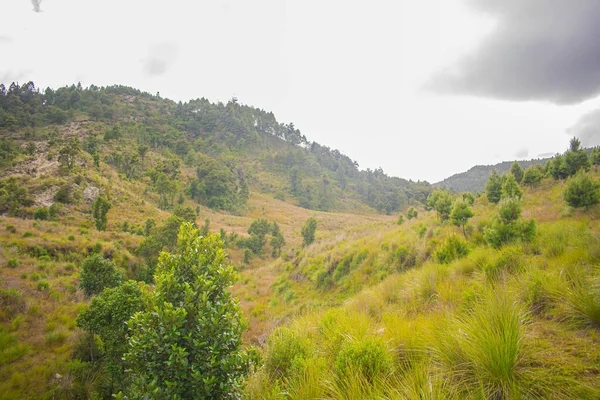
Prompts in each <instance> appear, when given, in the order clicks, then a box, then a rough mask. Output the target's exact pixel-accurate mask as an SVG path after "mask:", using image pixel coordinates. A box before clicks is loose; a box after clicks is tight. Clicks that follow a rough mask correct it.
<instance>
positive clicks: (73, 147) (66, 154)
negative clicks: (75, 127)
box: [58, 137, 81, 171]
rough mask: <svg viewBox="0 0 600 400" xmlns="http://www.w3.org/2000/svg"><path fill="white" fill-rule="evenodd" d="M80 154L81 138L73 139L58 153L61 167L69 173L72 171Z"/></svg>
mask: <svg viewBox="0 0 600 400" xmlns="http://www.w3.org/2000/svg"><path fill="white" fill-rule="evenodd" d="M79 153H81V144H80V143H79V138H77V137H71V138H70V139H69V140H68V141H67V143H66V144H65V145H64V146H63V147H62V148H61V149H60V151H59V153H58V162H59V163H60V166H61V167H62V168H63V169H65V170H67V171H72V170H73V167H75V161H76V160H77V156H78V155H79Z"/></svg>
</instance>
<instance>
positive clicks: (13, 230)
mask: <svg viewBox="0 0 600 400" xmlns="http://www.w3.org/2000/svg"><path fill="white" fill-rule="evenodd" d="M6 230H7V231H8V232H10V233H15V232H17V228H15V226H14V225H6Z"/></svg>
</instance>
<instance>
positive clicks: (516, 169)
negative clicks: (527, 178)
mask: <svg viewBox="0 0 600 400" xmlns="http://www.w3.org/2000/svg"><path fill="white" fill-rule="evenodd" d="M509 172H510V174H511V175H512V176H513V177H514V178H515V181H516V182H517V183H521V181H522V180H523V174H524V171H523V168H522V167H521V166H520V165H519V163H518V162H516V161H515V162H513V163H512V164H511V165H510V170H509Z"/></svg>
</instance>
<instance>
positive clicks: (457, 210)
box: [450, 200, 475, 237]
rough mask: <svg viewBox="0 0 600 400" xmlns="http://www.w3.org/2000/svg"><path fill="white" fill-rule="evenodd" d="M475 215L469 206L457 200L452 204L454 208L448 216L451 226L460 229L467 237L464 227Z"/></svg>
mask: <svg viewBox="0 0 600 400" xmlns="http://www.w3.org/2000/svg"><path fill="white" fill-rule="evenodd" d="M473 215H475V214H474V213H473V210H472V209H471V207H470V206H469V204H468V203H467V202H465V201H463V200H458V201H456V202H455V203H454V208H453V209H452V213H451V214H450V222H451V223H452V224H453V225H456V226H458V227H461V228H462V231H463V234H464V235H465V237H466V236H467V232H466V231H465V225H466V224H467V222H468V221H469V219H471V218H472V217H473Z"/></svg>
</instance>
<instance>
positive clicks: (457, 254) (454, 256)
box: [435, 235, 469, 264]
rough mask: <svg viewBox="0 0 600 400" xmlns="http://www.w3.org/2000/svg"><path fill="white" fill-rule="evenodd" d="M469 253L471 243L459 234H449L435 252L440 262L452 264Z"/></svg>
mask: <svg viewBox="0 0 600 400" xmlns="http://www.w3.org/2000/svg"><path fill="white" fill-rule="evenodd" d="M468 254H469V245H468V244H467V242H466V241H465V240H464V239H462V238H460V237H459V236H456V235H452V236H449V237H448V238H447V239H446V240H445V241H444V243H442V245H441V246H440V247H438V248H437V250H436V252H435V259H436V260H437V262H439V263H440V264H450V263H451V262H452V261H454V260H458V259H461V258H463V257H466V256H467V255H468Z"/></svg>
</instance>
